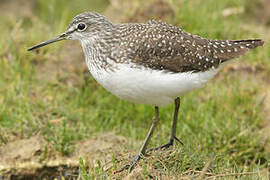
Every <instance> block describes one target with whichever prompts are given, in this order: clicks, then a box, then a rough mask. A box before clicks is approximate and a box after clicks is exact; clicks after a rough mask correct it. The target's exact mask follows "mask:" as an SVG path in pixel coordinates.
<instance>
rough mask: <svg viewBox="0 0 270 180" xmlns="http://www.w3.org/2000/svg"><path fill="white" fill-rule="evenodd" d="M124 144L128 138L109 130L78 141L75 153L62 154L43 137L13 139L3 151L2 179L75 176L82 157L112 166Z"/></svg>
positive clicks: (0, 168) (91, 163) (0, 176)
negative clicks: (115, 155)
mask: <svg viewBox="0 0 270 180" xmlns="http://www.w3.org/2000/svg"><path fill="white" fill-rule="evenodd" d="M125 144H126V140H125V138H123V137H121V136H116V135H114V134H112V133H107V134H102V135H99V136H96V137H94V138H92V139H86V140H83V141H81V142H78V143H77V144H76V145H75V151H74V153H72V154H71V155H70V156H62V155H61V154H60V153H59V152H56V151H55V150H54V149H53V147H52V146H51V145H50V143H49V142H47V141H46V140H44V139H43V137H42V136H33V137H31V138H29V139H21V140H17V141H13V142H10V143H8V144H7V145H4V146H3V147H2V148H1V150H0V173H1V175H0V179H44V178H47V179H53V178H60V177H64V178H68V179H70V178H74V177H76V176H77V175H78V173H79V158H83V159H87V160H88V162H86V163H87V164H89V165H90V166H95V164H96V163H97V161H100V162H101V164H102V165H106V166H107V167H110V166H111V158H112V157H111V156H112V155H113V154H118V153H119V152H120V151H121V148H123V147H125Z"/></svg>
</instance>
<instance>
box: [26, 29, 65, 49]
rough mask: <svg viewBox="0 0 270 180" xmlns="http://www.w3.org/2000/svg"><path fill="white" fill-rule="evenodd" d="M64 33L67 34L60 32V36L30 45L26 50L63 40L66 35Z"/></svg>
mask: <svg viewBox="0 0 270 180" xmlns="http://www.w3.org/2000/svg"><path fill="white" fill-rule="evenodd" d="M66 35H67V34H66V33H63V34H61V35H60V36H58V37H56V38H54V39H51V40H48V41H44V42H42V43H40V44H37V45H35V46H32V47H30V48H28V49H27V51H32V50H34V49H37V48H40V47H42V46H46V45H48V44H51V43H54V42H57V41H61V40H64V39H65V37H66Z"/></svg>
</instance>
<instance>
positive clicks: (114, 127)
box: [0, 0, 270, 179]
mask: <svg viewBox="0 0 270 180" xmlns="http://www.w3.org/2000/svg"><path fill="white" fill-rule="evenodd" d="M80 2H81V3H78V4H80V5H78V4H77V3H74V2H73V1H70V2H68V3H67V2H66V1H64V0H59V1H53V0H49V1H42V0H37V1H32V0H21V1H20V2H17V1H8V0H4V1H2V2H1V3H0V13H1V16H0V25H1V27H2V28H1V30H0V32H1V34H4V36H3V37H2V38H1V40H0V49H1V51H0V104H1V106H0V179H53V178H57V177H58V178H59V177H62V178H64V179H101V178H102V179H112V178H114V179H151V178H153V179H172V178H175V179H217V178H221V179H222V178H223V179H269V177H270V175H269V171H270V166H269V165H270V164H269V159H270V144H269V138H270V133H269V132H270V119H269V117H270V86H269V82H270V78H269V77H270V76H269V75H270V61H269V60H270V45H269V44H268V42H269V40H270V35H269V34H270V27H269V22H270V16H269V12H270V11H269V7H270V3H269V2H268V1H267V0H258V1H254V0H228V1H224V2H223V1H215V0H198V1H185V0H180V1H169V0H162V1H161V0H156V1H155V0H150V1H143V2H142V1H137V0H134V1H125V0H110V1H106V0H103V1H93V2H91V4H89V2H85V1H80ZM85 10H95V11H98V12H100V13H103V14H104V15H105V16H107V17H108V18H109V19H110V20H112V21H113V22H145V21H147V20H149V19H151V18H154V19H162V20H163V21H166V22H168V23H171V24H174V25H176V26H179V27H182V28H183V29H185V30H186V31H189V32H191V33H194V34H198V35H201V36H204V37H207V38H217V39H243V38H244V39H246V38H262V39H263V40H264V41H265V45H264V47H262V48H258V49H256V50H254V51H251V52H250V53H248V54H247V55H246V56H244V57H241V58H239V59H237V60H234V61H232V62H230V63H229V64H228V65H227V66H225V67H224V68H223V69H222V71H220V73H218V74H217V75H216V76H215V78H214V79H213V80H212V81H211V82H210V83H208V84H207V85H206V87H204V88H202V89H200V90H198V91H195V92H192V93H190V94H187V95H186V96H184V97H183V98H182V104H181V110H180V118H179V123H178V128H177V129H178V130H177V136H178V137H180V138H181V140H182V141H184V143H185V145H184V146H181V145H180V144H176V145H175V146H174V147H172V148H170V149H168V150H164V151H156V152H153V153H152V154H151V156H146V157H144V158H143V159H142V160H141V161H140V162H139V164H138V165H137V166H136V167H135V169H134V170H133V171H132V172H131V173H128V172H127V171H124V172H121V173H116V174H114V172H115V170H117V169H118V168H119V167H121V166H122V165H124V164H125V163H127V162H129V160H130V159H131V158H132V157H133V156H135V155H136V153H137V152H138V149H139V147H140V145H141V143H142V141H143V139H144V137H145V135H146V133H147V131H148V128H149V126H150V123H151V118H152V116H153V107H150V106H144V105H135V104H132V103H128V102H125V101H123V100H119V99H118V98H116V97H114V96H113V95H111V94H110V93H108V92H106V91H105V90H104V89H103V88H102V87H101V86H100V85H98V84H97V83H96V82H95V81H94V80H93V78H92V77H91V76H90V74H89V73H88V70H87V68H86V66H85V63H84V57H83V54H82V50H81V48H80V46H79V44H78V43H76V42H70V41H66V42H61V43H58V44H54V45H51V46H48V47H45V48H42V49H40V50H38V51H34V52H27V51H26V49H27V47H30V46H32V45H34V44H36V43H38V42H40V41H44V40H47V39H49V38H51V37H53V36H55V35H57V34H59V33H61V32H63V31H64V30H65V29H66V27H67V25H68V22H69V21H70V20H71V18H72V17H73V16H74V15H76V14H77V13H79V12H82V11H85ZM172 110H173V106H172V105H170V106H168V107H164V108H162V109H161V121H160V124H159V126H158V129H157V130H156V131H155V133H154V136H153V138H152V141H151V146H158V145H161V144H164V143H166V142H167V141H168V137H169V133H170V123H171V118H172V113H173V112H172Z"/></svg>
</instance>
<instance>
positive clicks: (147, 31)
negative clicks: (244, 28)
mask: <svg viewBox="0 0 270 180" xmlns="http://www.w3.org/2000/svg"><path fill="white" fill-rule="evenodd" d="M116 32H117V33H116V34H118V36H119V39H120V43H119V46H117V47H116V48H117V49H118V50H119V52H120V53H118V54H120V56H121V57H122V61H123V62H124V61H131V62H133V63H134V64H136V65H138V66H145V67H148V68H152V69H156V70H166V71H170V72H176V73H177V72H189V71H192V72H204V71H207V70H209V69H211V68H212V69H214V68H218V67H219V65H220V64H221V63H223V62H225V61H227V60H229V59H233V58H237V57H239V56H241V55H244V54H245V53H246V52H247V51H248V50H249V49H253V48H256V47H257V46H262V45H263V41H262V40H259V39H252V40H210V39H206V38H202V37H200V36H196V35H192V34H190V33H187V32H185V31H183V30H182V29H180V28H178V27H175V26H172V25H169V24H167V23H164V22H160V21H153V20H152V21H149V22H148V23H146V24H121V25H119V26H118V27H117V31H116ZM123 54H124V55H126V59H125V58H123ZM116 56H117V55H116ZM115 59H120V58H119V57H116V58H115Z"/></svg>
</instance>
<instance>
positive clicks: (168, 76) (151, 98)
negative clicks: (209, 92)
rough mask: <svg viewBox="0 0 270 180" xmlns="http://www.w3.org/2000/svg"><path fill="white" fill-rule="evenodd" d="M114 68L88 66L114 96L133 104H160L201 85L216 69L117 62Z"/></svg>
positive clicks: (165, 103) (162, 104)
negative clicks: (171, 69) (173, 70)
mask: <svg viewBox="0 0 270 180" xmlns="http://www.w3.org/2000/svg"><path fill="white" fill-rule="evenodd" d="M117 67H118V70H115V71H114V72H112V71H109V72H107V71H105V70H99V71H95V70H94V69H93V68H91V67H89V70H90V72H91V74H92V76H93V77H94V78H95V79H96V80H97V81H98V82H99V83H100V84H101V85H102V86H103V87H104V88H105V89H107V90H108V91H109V92H111V93H112V94H114V95H115V96H117V97H119V98H121V99H124V100H127V101H130V102H135V103H142V104H149V105H156V106H164V105H167V104H168V103H170V102H171V101H173V100H174V99H175V98H176V97H179V96H182V95H184V94H186V93H188V92H190V91H192V90H194V89H198V88H200V87H202V85H203V84H205V83H206V82H207V81H208V80H209V79H210V78H212V77H213V76H214V75H215V74H216V73H217V72H218V69H211V70H210V71H206V72H199V73H191V72H186V73H169V72H166V71H159V70H150V69H146V68H141V69H139V68H131V67H130V65H127V64H120V65H117Z"/></svg>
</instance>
